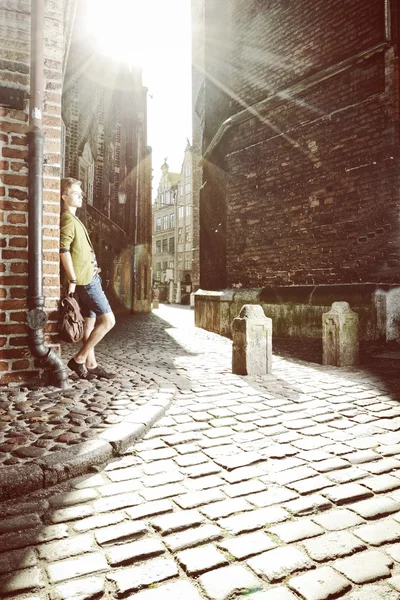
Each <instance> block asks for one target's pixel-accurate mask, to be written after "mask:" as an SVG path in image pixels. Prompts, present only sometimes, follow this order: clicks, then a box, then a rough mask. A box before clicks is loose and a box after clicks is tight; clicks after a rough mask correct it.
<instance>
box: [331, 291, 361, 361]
mask: <svg viewBox="0 0 400 600" xmlns="http://www.w3.org/2000/svg"><path fill="white" fill-rule="evenodd" d="M358 350H359V343H358V315H357V313H355V312H353V311H352V310H351V308H350V306H349V303H348V302H333V304H332V308H331V310H330V311H329V312H327V313H324V314H323V315H322V363H323V364H324V365H333V366H335V367H350V366H352V365H356V364H358Z"/></svg>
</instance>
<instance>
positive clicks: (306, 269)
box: [202, 0, 400, 287]
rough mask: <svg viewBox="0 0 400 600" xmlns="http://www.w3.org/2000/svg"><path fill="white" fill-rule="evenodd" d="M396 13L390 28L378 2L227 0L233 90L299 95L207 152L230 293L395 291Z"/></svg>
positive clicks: (251, 95)
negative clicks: (223, 207) (350, 288)
mask: <svg viewBox="0 0 400 600" xmlns="http://www.w3.org/2000/svg"><path fill="white" fill-rule="evenodd" d="M391 6H392V9H393V11H394V7H395V3H392V5H391ZM285 7H287V8H285ZM396 19H397V15H396V14H395V12H393V14H392V31H391V32H389V31H388V28H387V24H386V27H385V3H384V2H383V0H382V1H381V0H374V1H371V2H368V3H365V2H363V1H362V0H357V1H354V0H351V1H350V0H344V1H343V0H341V1H340V2H338V1H336V0H323V1H322V0H321V1H320V0H316V2H313V3H312V5H311V3H309V2H306V0H292V1H291V2H288V1H284V0H270V1H268V2H267V1H266V0H264V1H263V0H258V1H257V2H256V1H254V2H248V3H246V4H244V3H242V2H239V1H236V2H234V3H233V5H232V13H231V31H232V35H231V39H232V55H231V69H232V73H231V81H232V92H233V94H236V95H237V96H238V97H240V99H241V101H242V102H244V103H245V104H249V105H252V104H254V103H255V102H259V101H260V100H263V99H264V98H266V97H267V96H271V95H272V94H273V92H274V91H276V90H279V89H288V88H290V86H293V85H295V84H297V85H298V87H297V89H296V90H295V91H294V92H293V93H292V94H291V95H290V94H289V95H288V94H285V93H284V94H277V95H275V96H274V97H273V98H271V100H270V102H269V103H268V104H267V105H265V108H264V111H263V112H262V114H261V116H260V117H258V118H252V119H250V120H246V121H245V122H243V123H242V124H240V125H239V126H235V127H233V128H232V129H231V130H230V131H229V132H228V134H227V135H226V136H225V139H224V141H223V143H222V144H220V145H219V148H218V152H219V153H220V156H219V157H218V156H216V155H215V154H214V155H213V157H212V159H213V160H214V161H215V162H216V164H217V165H218V166H220V167H223V168H224V169H226V172H227V192H226V199H227V219H226V226H227V259H226V274H227V277H226V279H227V284H228V285H229V286H232V285H234V284H241V285H242V286H244V287H262V286H270V285H274V286H275V285H305V284H338V283H353V282H354V283H356V282H375V283H383V282H386V283H399V279H400V268H399V267H400V254H399V250H400V235H399V234H400V231H399V225H398V210H399V201H400V193H399V189H400V185H399V184H400V178H399V174H400V170H399V148H398V146H399V127H398V125H399V103H398V94H399V86H398V45H397V44H398V37H396V36H398V22H397V20H396ZM389 34H390V37H391V41H390V43H386V44H385V39H386V37H389ZM378 44H382V45H381V47H380V48H379V49H376V48H375V49H372V50H371V52H370V53H369V54H368V55H366V56H365V57H364V58H362V59H360V60H357V59H356V56H355V55H356V54H357V53H359V52H360V51H362V50H366V49H368V48H373V47H375V46H377V45H378ZM344 60H346V61H348V62H347V63H346V64H347V66H348V68H346V69H343V70H339V69H338V72H337V73H336V75H334V76H330V77H326V76H325V75H328V74H329V69H331V68H335V67H337V66H338V64H339V63H340V61H344ZM310 76H314V77H315V78H316V82H315V83H314V85H311V84H310V85H307V86H306V85H305V84H306V83H307V81H308V78H309V77H310ZM318 77H319V79H318V80H317V78H318ZM302 84H303V88H302V87H301V85H302ZM206 110H207V103H206ZM221 155H222V158H221ZM204 194H205V195H206V197H205V200H204V202H205V203H206V204H208V205H209V206H210V207H211V206H212V204H213V202H214V201H215V200H214V195H213V192H212V191H211V192H210V194H209V195H207V186H206V187H205V189H204ZM209 213H210V214H211V215H212V210H210V211H209ZM217 225H218V223H217V221H216V220H212V221H211V223H210V224H209V227H211V228H213V227H214V228H215V227H216V226H217ZM211 258H212V257H211V256H210V260H209V266H208V267H207V271H206V272H203V271H202V277H203V276H204V279H205V282H208V281H210V283H212V281H213V273H212V271H211V264H212V263H211ZM209 287H211V285H210V286H209Z"/></svg>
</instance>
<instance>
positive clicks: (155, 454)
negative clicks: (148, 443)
mask: <svg viewBox="0 0 400 600" xmlns="http://www.w3.org/2000/svg"><path fill="white" fill-rule="evenodd" d="M140 456H141V458H142V459H143V460H144V462H151V461H153V460H165V459H167V458H173V457H175V456H176V450H174V449H173V448H161V449H160V450H145V451H144V452H141V453H140Z"/></svg>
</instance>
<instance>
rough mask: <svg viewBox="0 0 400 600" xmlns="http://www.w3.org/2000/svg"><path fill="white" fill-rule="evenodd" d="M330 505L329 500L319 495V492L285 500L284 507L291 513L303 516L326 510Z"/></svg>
mask: <svg viewBox="0 0 400 600" xmlns="http://www.w3.org/2000/svg"><path fill="white" fill-rule="evenodd" d="M331 506H332V504H331V503H330V502H329V500H327V499H326V498H324V497H323V496H321V494H311V495H310V496H305V497H303V498H297V499H296V500H291V501H290V502H286V504H285V509H286V510H288V511H289V512H290V513H292V514H293V515H298V516H304V515H309V514H312V513H315V512H320V511H322V510H327V509H328V508H330V507H331Z"/></svg>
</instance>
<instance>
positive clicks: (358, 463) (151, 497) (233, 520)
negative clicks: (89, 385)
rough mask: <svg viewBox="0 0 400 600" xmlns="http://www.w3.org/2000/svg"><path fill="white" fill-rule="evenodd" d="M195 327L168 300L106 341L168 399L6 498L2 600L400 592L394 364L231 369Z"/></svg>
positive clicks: (263, 598) (318, 597)
mask: <svg viewBox="0 0 400 600" xmlns="http://www.w3.org/2000/svg"><path fill="white" fill-rule="evenodd" d="M192 322H193V312H191V311H190V310H186V309H183V308H177V307H176V308H175V307H163V306H162V307H161V308H160V310H159V311H155V312H154V313H153V315H150V316H148V317H140V318H138V317H136V318H135V317H132V318H130V319H125V320H124V321H121V322H120V324H119V326H120V328H121V329H120V330H119V331H118V330H117V331H116V332H115V334H114V336H110V337H109V339H108V340H107V344H104V346H102V351H103V355H104V357H105V356H106V355H107V353H108V352H110V353H112V356H113V360H117V361H120V362H121V363H122V362H125V363H126V364H127V365H128V366H129V365H130V364H131V365H134V366H135V369H137V370H138V372H140V371H143V373H146V374H147V375H148V376H149V377H150V378H153V379H154V380H157V381H163V382H164V383H165V380H168V382H169V385H170V386H174V387H175V388H176V395H175V400H174V403H173V406H172V407H171V409H170V410H169V413H168V415H167V416H165V417H164V418H163V419H162V420H160V421H159V422H158V423H157V425H156V426H154V427H153V428H152V429H151V430H150V432H149V433H148V434H147V436H146V438H145V439H144V440H143V441H141V442H140V443H138V444H137V445H136V446H134V447H133V448H131V449H130V451H128V452H125V455H124V456H121V457H120V458H118V459H115V460H114V461H113V462H112V463H110V464H109V465H108V466H107V467H106V468H105V469H104V470H103V471H100V472H97V473H93V474H92V475H90V476H86V477H82V478H80V479H76V480H73V481H70V482H69V483H68V484H63V485H62V486H61V485H60V486H58V487H56V488H52V489H50V490H46V491H41V492H36V493H35V494H31V495H29V496H27V497H25V498H21V499H20V501H19V502H15V501H13V502H7V503H3V504H1V505H0V513H1V514H2V520H1V521H0V590H1V598H13V599H15V600H22V599H24V600H28V599H29V600H45V599H46V600H59V599H65V600H78V599H79V600H84V599H89V598H102V597H104V598H107V599H117V598H134V599H135V600H200V599H208V600H225V599H228V598H230V597H232V596H236V597H238V598H240V599H242V600H244V599H245V598H246V599H248V598H251V599H252V600H296V599H297V600H299V599H303V600H324V599H328V598H334V597H335V598H336V597H339V598H344V599H345V600H398V599H399V598H400V406H399V399H400V388H399V375H398V373H397V371H396V370H395V369H394V368H391V369H384V370H379V369H376V368H373V367H374V365H372V366H371V367H368V368H366V367H364V368H360V369H340V370H339V369H333V368H329V367H322V366H321V365H318V364H315V363H306V362H302V361H300V360H298V359H296V360H293V359H291V358H288V357H287V356H279V357H278V356H275V357H274V361H273V374H272V375H270V376H266V377H258V378H250V377H238V376H234V375H232V374H231V372H230V361H231V342H230V341H229V340H226V339H223V338H220V337H218V336H215V335H213V334H209V333H207V332H204V331H201V330H195V329H194V328H193V325H192ZM121 331H124V332H125V333H124V334H123V335H125V334H126V332H129V335H130V336H131V337H132V344H131V345H130V346H129V352H127V347H124V344H122V345H118V334H119V332H121ZM118 348H120V350H118ZM375 366H376V365H375Z"/></svg>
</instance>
